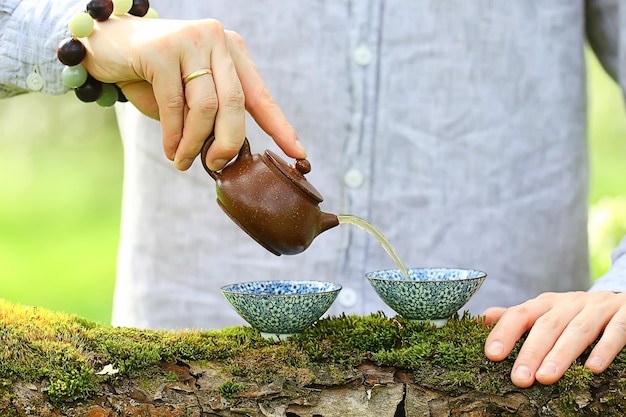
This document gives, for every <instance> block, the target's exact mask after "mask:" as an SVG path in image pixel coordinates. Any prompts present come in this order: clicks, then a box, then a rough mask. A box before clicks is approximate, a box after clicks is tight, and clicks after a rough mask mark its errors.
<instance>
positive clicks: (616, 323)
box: [609, 314, 626, 337]
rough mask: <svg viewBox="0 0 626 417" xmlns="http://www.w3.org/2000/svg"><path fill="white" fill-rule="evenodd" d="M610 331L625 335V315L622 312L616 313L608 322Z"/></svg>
mask: <svg viewBox="0 0 626 417" xmlns="http://www.w3.org/2000/svg"><path fill="white" fill-rule="evenodd" d="M609 326H610V327H611V328H612V331H616V332H618V333H619V335H620V336H621V337H626V316H625V315H624V314H616V315H615V316H613V318H612V319H611V321H610V322H609Z"/></svg>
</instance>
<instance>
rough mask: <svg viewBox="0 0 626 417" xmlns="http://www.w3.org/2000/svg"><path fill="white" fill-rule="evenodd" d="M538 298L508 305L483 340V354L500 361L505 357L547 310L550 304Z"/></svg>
mask: <svg viewBox="0 0 626 417" xmlns="http://www.w3.org/2000/svg"><path fill="white" fill-rule="evenodd" d="M538 298H546V297H545V296H544V297H538ZM538 298H535V299H533V300H530V301H527V302H525V303H523V304H520V305H517V306H514V307H510V308H508V309H507V310H506V311H505V312H504V313H503V314H502V316H501V317H500V319H499V320H498V322H497V323H496V325H495V326H494V328H493V329H492V330H491V332H490V333H489V336H487V340H486V341H485V355H486V356H487V357H488V358H489V359H491V360H493V361H501V360H503V359H504V358H506V357H507V356H508V354H509V353H511V350H513V347H514V346H515V343H516V342H517V341H518V340H519V338H520V337H522V335H523V334H524V333H526V331H528V330H529V329H530V328H531V327H532V326H533V324H534V323H535V321H536V320H537V318H539V317H541V315H542V314H544V313H545V312H546V311H548V310H549V308H550V304H548V303H547V302H538V301H537V300H538Z"/></svg>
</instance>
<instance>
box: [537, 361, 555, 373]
mask: <svg viewBox="0 0 626 417" xmlns="http://www.w3.org/2000/svg"><path fill="white" fill-rule="evenodd" d="M537 373H538V374H541V375H554V374H556V364H555V363H554V362H547V363H545V364H543V365H542V366H541V368H539V370H538V371H537Z"/></svg>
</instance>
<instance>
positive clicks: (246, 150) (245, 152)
mask: <svg viewBox="0 0 626 417" xmlns="http://www.w3.org/2000/svg"><path fill="white" fill-rule="evenodd" d="M214 140H215V134H214V133H213V132H211V134H210V135H209V137H208V138H206V140H205V141H204V143H203V144H202V149H201V150H200V160H201V161H202V166H203V167H204V169H205V170H206V172H208V173H209V175H210V176H211V178H213V179H214V180H216V181H217V176H218V172H216V171H213V170H212V169H211V168H209V167H208V166H207V164H206V153H207V152H208V151H209V148H210V147H211V144H212V143H213V141H214ZM251 155H252V153H251V152H250V143H249V142H248V138H245V139H244V140H243V145H242V146H241V149H240V150H239V153H238V154H237V159H239V158H242V157H243V158H245V157H246V156H251Z"/></svg>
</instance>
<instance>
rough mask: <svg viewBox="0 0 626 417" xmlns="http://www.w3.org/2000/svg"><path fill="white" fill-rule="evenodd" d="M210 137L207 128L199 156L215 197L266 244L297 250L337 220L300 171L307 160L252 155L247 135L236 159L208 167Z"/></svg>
mask: <svg viewBox="0 0 626 417" xmlns="http://www.w3.org/2000/svg"><path fill="white" fill-rule="evenodd" d="M214 139H215V137H214V135H213V134H211V135H210V136H209V137H208V138H207V140H206V141H205V142H204V145H203V146H202V151H201V159H202V165H203V166H204V169H205V170H206V171H207V172H208V173H209V175H210V176H211V177H212V178H213V179H214V180H215V186H216V188H217V203H218V204H219V206H220V207H221V208H222V210H224V212H226V214H227V215H228V216H229V217H230V218H231V219H232V220H233V221H234V222H235V223H236V224H237V225H239V227H240V228H242V229H243V230H244V231H245V232H246V233H247V234H248V235H250V237H252V238H253V239H254V240H256V241H257V242H258V243H259V244H260V245H261V246H263V247H264V248H265V249H267V250H268V251H270V252H272V253H273V254H275V255H278V256H280V255H281V254H284V255H295V254H297V253H300V252H302V251H304V250H305V249H306V248H308V247H309V245H310V244H311V242H312V241H313V239H315V237H316V236H317V235H319V234H320V233H322V232H324V231H326V230H328V229H330V228H332V227H335V226H337V225H338V224H339V220H338V219H337V216H335V215H334V214H330V213H324V212H322V211H321V210H320V208H319V203H321V202H322V201H323V198H322V196H321V195H320V193H319V192H318V191H317V190H316V189H315V187H313V185H311V184H310V183H309V182H308V181H307V179H306V178H305V177H304V174H308V173H309V172H310V171H311V164H310V163H309V161H307V160H306V159H298V160H296V163H295V166H291V165H288V164H287V163H286V162H285V161H284V160H282V159H281V158H280V157H279V156H278V155H276V154H275V153H274V152H272V151H270V150H266V151H265V153H264V154H263V155H261V154H254V155H252V154H251V152H250V144H249V143H248V139H247V138H246V139H245V140H244V143H243V146H242V147H241V149H240V150H239V154H238V155H237V158H236V159H235V160H234V161H232V162H230V163H229V164H228V165H226V166H225V167H224V168H223V169H221V170H220V171H219V172H217V171H212V170H211V169H210V168H209V167H207V165H206V153H207V151H208V150H209V147H210V146H211V144H212V143H213V140H214Z"/></svg>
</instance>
